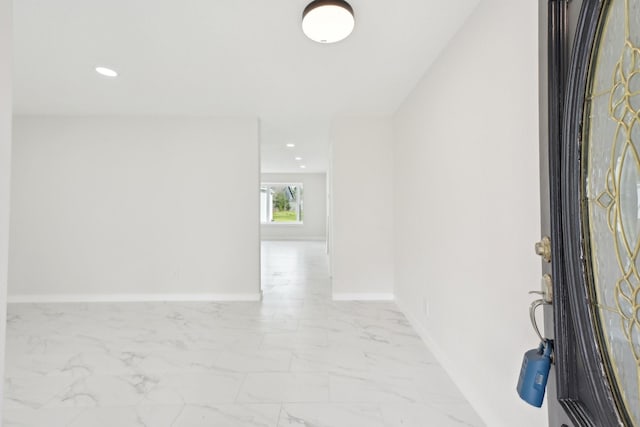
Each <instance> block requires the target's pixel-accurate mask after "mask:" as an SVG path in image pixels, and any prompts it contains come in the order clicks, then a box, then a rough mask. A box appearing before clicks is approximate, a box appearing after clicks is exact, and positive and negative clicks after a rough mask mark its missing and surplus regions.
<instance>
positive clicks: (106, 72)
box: [96, 67, 118, 77]
mask: <svg viewBox="0 0 640 427" xmlns="http://www.w3.org/2000/svg"><path fill="white" fill-rule="evenodd" d="M96 73H98V74H100V75H101V76H104V77H118V72H117V71H115V70H112V69H111V68H107V67H96Z"/></svg>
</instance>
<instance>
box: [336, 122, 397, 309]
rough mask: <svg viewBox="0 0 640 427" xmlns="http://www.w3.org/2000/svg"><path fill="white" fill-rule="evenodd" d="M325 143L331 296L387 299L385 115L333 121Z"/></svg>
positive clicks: (389, 195)
mask: <svg viewBox="0 0 640 427" xmlns="http://www.w3.org/2000/svg"><path fill="white" fill-rule="evenodd" d="M331 144H332V147H331V168H332V184H331V187H332V194H333V197H332V199H333V206H332V222H333V224H332V225H333V230H332V236H333V242H332V244H331V250H332V260H331V261H332V264H331V267H332V275H333V296H334V298H336V299H390V298H392V297H393V226H394V222H393V203H394V201H393V194H394V191H395V189H394V185H393V162H392V161H391V159H392V158H393V130H392V122H391V118H390V117H359V118H343V119H340V120H336V121H335V123H334V124H333V127H332V135H331Z"/></svg>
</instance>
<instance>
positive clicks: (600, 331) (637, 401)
mask: <svg viewBox="0 0 640 427" xmlns="http://www.w3.org/2000/svg"><path fill="white" fill-rule="evenodd" d="M540 16H541V28H542V29H544V30H543V31H542V32H541V45H540V47H541V52H542V53H541V75H540V81H541V85H540V88H541V133H540V134H541V136H542V138H541V158H543V159H545V161H544V162H543V163H542V165H543V167H542V170H543V173H542V176H543V179H542V181H543V187H542V188H543V193H542V195H543V227H542V228H543V233H544V234H546V233H547V232H548V233H549V236H550V238H551V249H552V250H551V262H549V263H547V262H546V261H543V270H544V272H545V273H547V274H549V275H550V277H551V279H552V283H553V297H552V300H553V303H552V304H551V305H549V306H547V307H546V311H545V330H546V331H547V335H548V336H549V337H550V338H553V340H554V348H555V352H554V368H553V371H552V377H551V380H550V383H549V394H548V397H547V398H548V400H547V401H548V407H549V419H550V426H551V427H561V426H567V427H570V426H598V427H608V426H628V427H640V398H639V396H640V394H639V390H640V256H639V254H640V0H599V1H598V0H584V1H582V2H579V1H575V0H574V1H573V2H569V1H567V0H555V1H544V2H541V14H540ZM545 23H546V25H545ZM547 159H548V163H547V161H546V160H547ZM547 173H548V175H547ZM547 177H548V182H547ZM545 213H548V214H549V216H548V217H545ZM541 252H542V251H541Z"/></svg>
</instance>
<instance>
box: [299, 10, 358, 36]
mask: <svg viewBox="0 0 640 427" xmlns="http://www.w3.org/2000/svg"><path fill="white" fill-rule="evenodd" d="M354 25H355V19H354V17H353V8H352V7H351V5H350V4H349V3H347V2H346V1H344V0H315V1H312V2H311V3H309V4H308V5H307V7H305V8H304V12H302V31H303V32H304V34H305V35H306V36H307V37H309V38H310V39H311V40H313V41H316V42H318V43H335V42H339V41H340V40H343V39H345V38H347V37H348V36H349V34H351V32H352V31H353V27H354Z"/></svg>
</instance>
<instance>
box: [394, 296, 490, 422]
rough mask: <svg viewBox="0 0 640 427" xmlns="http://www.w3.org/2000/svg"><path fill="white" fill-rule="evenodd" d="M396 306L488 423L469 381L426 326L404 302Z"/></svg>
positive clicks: (397, 300)
mask: <svg viewBox="0 0 640 427" xmlns="http://www.w3.org/2000/svg"><path fill="white" fill-rule="evenodd" d="M396 305H397V306H398V308H399V309H400V311H401V312H402V314H404V316H405V317H406V318H407V320H408V321H409V323H410V324H411V326H412V327H413V329H414V330H415V331H416V332H417V333H418V335H419V336H420V338H422V341H424V343H425V345H426V346H427V348H428V349H429V350H430V351H431V353H432V354H433V356H434V357H435V359H436V361H437V362H438V363H439V364H440V366H442V368H443V369H444V370H445V372H446V373H447V374H448V375H449V377H450V378H451V379H452V380H453V382H454V383H455V384H456V386H458V389H459V390H460V392H461V393H462V395H463V396H464V398H465V399H466V400H467V402H469V403H470V404H471V406H472V407H473V408H474V409H475V410H476V412H477V413H478V415H479V416H480V417H481V418H483V420H484V421H486V419H485V416H484V411H482V410H481V409H482V408H478V406H477V405H476V402H477V401H476V400H475V399H474V396H472V395H470V394H469V390H471V389H472V387H471V384H469V381H468V380H467V379H466V378H464V377H462V376H461V375H460V374H458V373H457V372H458V371H457V370H456V369H455V366H453V365H452V364H451V361H450V360H451V359H450V358H449V357H447V356H446V355H445V352H444V350H442V348H441V347H440V346H439V345H438V344H437V343H436V342H435V340H434V339H433V337H432V336H431V334H430V333H429V332H428V331H427V329H426V328H425V327H424V325H423V324H422V323H421V322H419V321H418V319H417V317H415V316H414V315H413V313H412V312H411V311H410V310H408V309H407V306H406V304H404V302H403V301H402V300H400V299H396ZM487 425H492V424H487Z"/></svg>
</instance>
